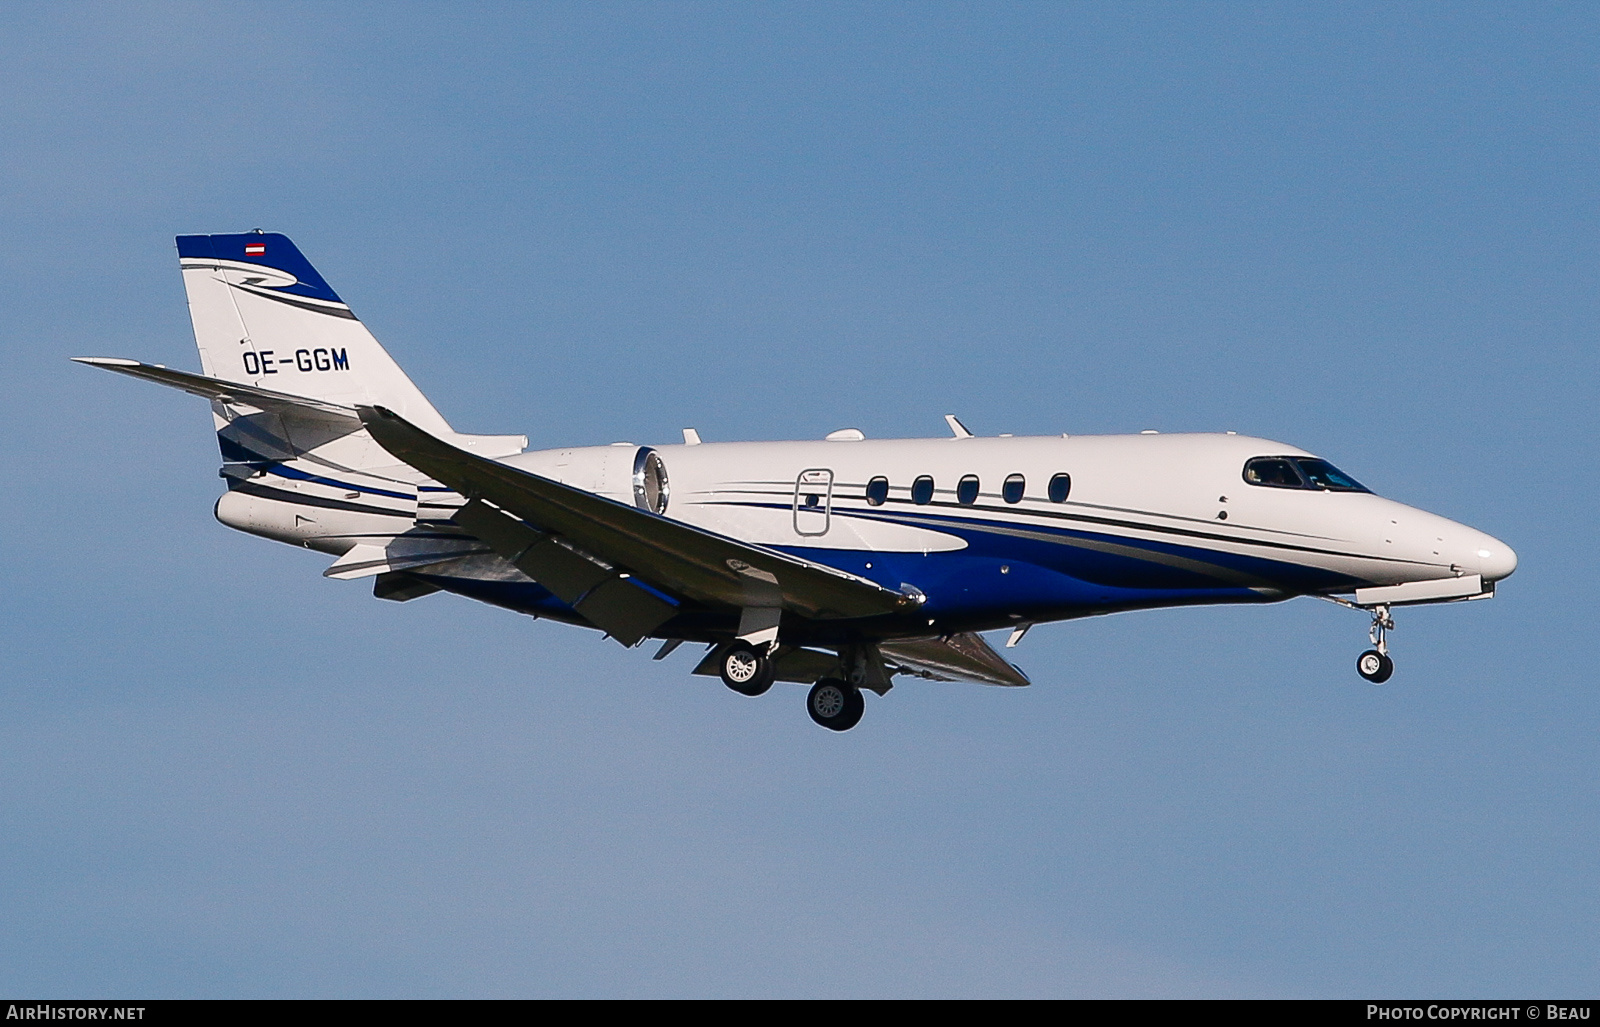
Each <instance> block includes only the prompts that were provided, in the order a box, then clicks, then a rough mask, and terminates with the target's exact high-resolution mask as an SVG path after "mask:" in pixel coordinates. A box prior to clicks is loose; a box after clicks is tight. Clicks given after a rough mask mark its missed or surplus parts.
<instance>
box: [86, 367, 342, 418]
mask: <svg viewBox="0 0 1600 1027" xmlns="http://www.w3.org/2000/svg"><path fill="white" fill-rule="evenodd" d="M72 359H73V360H75V361H77V362H78V363H80V364H88V365H89V366H90V367H103V368H105V369H106V370H107V371H115V372H117V373H118V374H126V375H131V376H132V377H134V378H143V379H144V380H145V381H147V382H155V383H156V384H157V385H166V386H168V387H170V388H174V389H182V390H183V391H184V392H187V393H189V394H191V395H194V396H203V397H205V398H206V399H211V400H220V401H222V402H224V403H232V404H235V405H238V404H243V405H245V406H252V407H256V408H257V409H260V410H270V411H272V412H273V413H288V412H291V411H294V412H300V413H305V412H314V413H317V414H321V415H322V416H324V417H331V418H343V419H346V420H350V421H355V422H356V423H357V424H360V420H361V419H360V418H359V417H357V416H356V411H355V408H354V407H347V406H341V405H340V404H338V403H329V402H327V401H326V400H320V399H309V398H307V397H305V396H291V395H289V394H288V393H286V392H274V391H272V390H271V389H263V388H259V387H257V386H254V385H245V384H243V383H242V382H229V381H223V380H222V379H221V378H210V377H207V376H206V375H203V374H195V373H193V372H191V371H174V370H172V369H171V368H169V367H162V366H161V365H160V364H142V363H140V362H139V361H137V360H125V359H122V358H121V357H73V358H72Z"/></svg>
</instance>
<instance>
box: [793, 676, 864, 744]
mask: <svg viewBox="0 0 1600 1027" xmlns="http://www.w3.org/2000/svg"><path fill="white" fill-rule="evenodd" d="M866 711H867V703H866V700H865V699H863V698H861V689H859V688H857V687H855V686H854V685H852V684H850V683H849V682H847V681H840V680H839V679H838V678H822V679H820V680H819V681H818V682H817V683H816V684H814V685H812V686H811V694H809V695H807V696H806V712H807V713H809V714H811V719H812V720H814V721H816V722H817V723H818V724H821V725H822V726H823V727H825V728H827V729H828V730H829V731H848V730H850V729H851V728H853V727H855V726H856V725H857V724H859V723H861V715H862V714H863V713H865V712H866Z"/></svg>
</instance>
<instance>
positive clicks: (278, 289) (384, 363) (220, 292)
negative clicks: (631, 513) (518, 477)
mask: <svg viewBox="0 0 1600 1027" xmlns="http://www.w3.org/2000/svg"><path fill="white" fill-rule="evenodd" d="M177 241H178V259H179V263H180V265H181V266H182V269H183V285H184V289H185V291H186V292H187V293H188V296H189V317H190V320H191V321H192V322H193V324H194V338H195V344H196V345H197V346H198V347H199V349H200V364H201V367H202V369H203V370H204V372H205V375H206V377H208V378H214V379H221V380H222V381H223V382H227V383H236V384H239V385H244V386H250V387H253V388H254V389H256V390H259V391H261V392H262V393H264V394H267V393H270V394H279V395H281V396H282V397H283V398H285V399H288V398H291V397H300V398H303V399H305V400H308V401H310V402H309V403H308V404H307V405H308V406H315V405H316V404H319V403H320V404H325V405H330V406H333V407H337V408H340V409H341V410H354V408H355V407H357V406H364V405H381V406H385V407H389V408H391V409H394V410H398V411H404V412H405V414H404V416H406V417H407V418H408V419H412V420H413V423H415V424H418V425H419V426H422V427H424V428H425V430H426V431H428V432H429V433H430V434H433V435H436V436H438V437H440V438H444V439H448V440H451V441H452V442H453V443H454V444H456V445H458V446H461V447H463V448H466V449H470V450H472V451H474V452H477V453H479V454H481V455H484V456H490V457H494V456H506V455H509V454H511V453H515V452H518V451H520V450H521V449H522V448H523V447H524V446H526V445H527V440H526V439H525V438H523V437H522V436H519V435H507V436H499V435H462V434H460V433H458V432H456V431H454V430H453V429H452V428H451V427H450V425H449V424H448V423H447V422H446V421H445V419H444V418H443V417H441V416H440V415H439V412H438V411H437V410H435V409H434V407H433V404H432V403H429V402H428V399H427V397H426V396H424V395H423V394H422V390H420V389H418V388H417V386H416V385H415V384H414V383H413V382H412V381H411V379H410V378H409V377H407V375H406V373H405V372H404V371H403V370H401V369H400V365H399V364H397V363H395V361H394V359H393V358H392V357H390V356H389V354H388V352H387V351H386V350H384V348H383V346H382V345H380V344H379V343H378V340H377V339H375V338H374V337H373V335H372V333H371V332H370V331H368V330H367V326H366V325H364V324H362V323H361V320H360V319H359V318H357V317H356V315H355V313H354V312H353V311H351V309H350V306H349V304H347V303H345V302H344V300H343V299H341V298H340V297H339V294H338V293H336V292H334V291H333V287H332V286H330V285H329V284H328V282H327V280H326V279H324V278H323V277H322V275H321V274H319V273H318V272H317V269H316V268H314V267H312V266H311V262H310V261H308V260H306V258H305V255H304V254H302V253H301V252H300V250H299V248H298V247H296V246H295V244H294V243H293V242H291V241H290V240H289V238H288V236H284V235H279V234H277V233H275V232H260V231H257V232H243V233H238V234H234V235H180V236H178V240H177ZM111 369H112V370H123V371H124V372H125V373H133V372H129V371H127V369H126V368H116V367H113V368H111ZM142 376H143V377H152V376H151V375H142ZM163 384H171V385H177V383H176V382H163ZM177 387H180V388H182V387H184V386H182V385H177ZM189 391H194V390H193V389H190V390H189ZM235 391H238V390H235ZM258 398H259V397H258ZM245 402H246V403H249V401H248V400H246V401H245ZM256 405H258V406H259V403H258V404H256ZM289 406H290V408H285V409H283V410H276V411H275V414H276V415H278V416H279V420H278V421H276V422H271V423H273V424H278V423H281V424H282V425H283V426H285V428H287V429H289V432H290V433H291V434H292V433H293V432H292V429H294V428H295V427H296V424H295V422H296V421H299V420H301V419H302V418H301V416H300V415H297V414H296V413H295V412H294V411H293V409H291V408H292V406H293V404H290V405H289ZM213 409H214V410H215V412H216V414H217V429H218V432H219V434H220V435H221V437H222V440H223V443H224V456H225V457H227V458H228V459H235V457H233V456H229V455H228V453H229V452H231V450H230V449H229V446H228V443H229V441H230V438H231V436H235V435H240V433H241V432H246V431H248V433H249V434H252V435H260V434H261V430H262V426H259V425H254V426H253V425H250V424H246V423H245V421H246V418H245V417H241V416H240V415H239V414H238V413H237V412H236V411H235V410H234V409H233V408H231V407H229V406H228V405H227V404H215V403H214V404H213ZM307 427H313V428H314V429H315V430H314V431H311V432H308V431H306V428H307ZM322 427H323V426H322V425H320V424H318V425H314V426H302V427H301V431H300V432H299V434H301V435H310V436H316V435H318V434H319V433H320V431H321V429H322ZM272 434H274V435H277V434H282V433H280V432H276V431H274V432H273V433H272ZM364 435H365V433H364V432H363V433H362V436H363V440H364ZM231 441H232V442H234V443H237V444H238V446H235V447H234V448H238V447H239V446H242V447H244V448H245V449H254V450H256V451H257V452H264V451H265V450H263V449H262V448H261V447H260V446H256V445H252V444H251V443H249V442H248V440H246V439H244V438H243V437H240V438H232V439H231ZM324 444H325V443H322V442H319V443H317V444H314V445H302V444H296V445H293V446H279V447H277V448H278V449H281V450H285V451H287V452H290V453H293V454H296V455H298V454H299V453H302V452H306V451H308V450H310V449H320V448H322V446H323V445H324ZM323 455H324V456H325V457H331V458H334V459H336V460H337V461H338V462H340V463H344V464H346V465H347V466H372V465H373V464H374V463H392V462H393V460H392V458H390V457H388V456H387V455H386V454H383V453H382V452H381V450H378V449H377V448H376V447H373V446H370V445H368V446H366V447H356V448H352V446H351V445H350V444H349V443H345V444H342V445H341V446H340V449H339V453H338V454H337V456H335V454H333V453H332V452H328V453H324V454H323Z"/></svg>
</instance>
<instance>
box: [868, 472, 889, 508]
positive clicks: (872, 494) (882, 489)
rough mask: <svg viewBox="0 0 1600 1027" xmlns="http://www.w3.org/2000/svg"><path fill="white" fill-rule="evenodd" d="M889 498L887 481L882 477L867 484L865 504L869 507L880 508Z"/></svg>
mask: <svg viewBox="0 0 1600 1027" xmlns="http://www.w3.org/2000/svg"><path fill="white" fill-rule="evenodd" d="M888 498H889V479H888V478H884V477H877V478H873V479H872V480H871V481H869V482H867V503H868V504H869V505H871V506H882V505H883V504H884V501H885V500H887V499H888Z"/></svg>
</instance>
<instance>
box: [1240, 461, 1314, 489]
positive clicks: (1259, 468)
mask: <svg viewBox="0 0 1600 1027" xmlns="http://www.w3.org/2000/svg"><path fill="white" fill-rule="evenodd" d="M1244 480H1245V481H1247V482H1249V483H1250V484H1252V485H1270V486H1272V487H1273V488H1278V489H1303V488H1305V487H1306V483H1305V482H1304V481H1303V480H1302V479H1301V477H1300V472H1299V471H1297V470H1295V469H1294V464H1293V463H1291V462H1290V461H1289V458H1288V457H1286V456H1258V457H1256V458H1255V459H1253V460H1249V461H1246V462H1245V465H1244Z"/></svg>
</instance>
